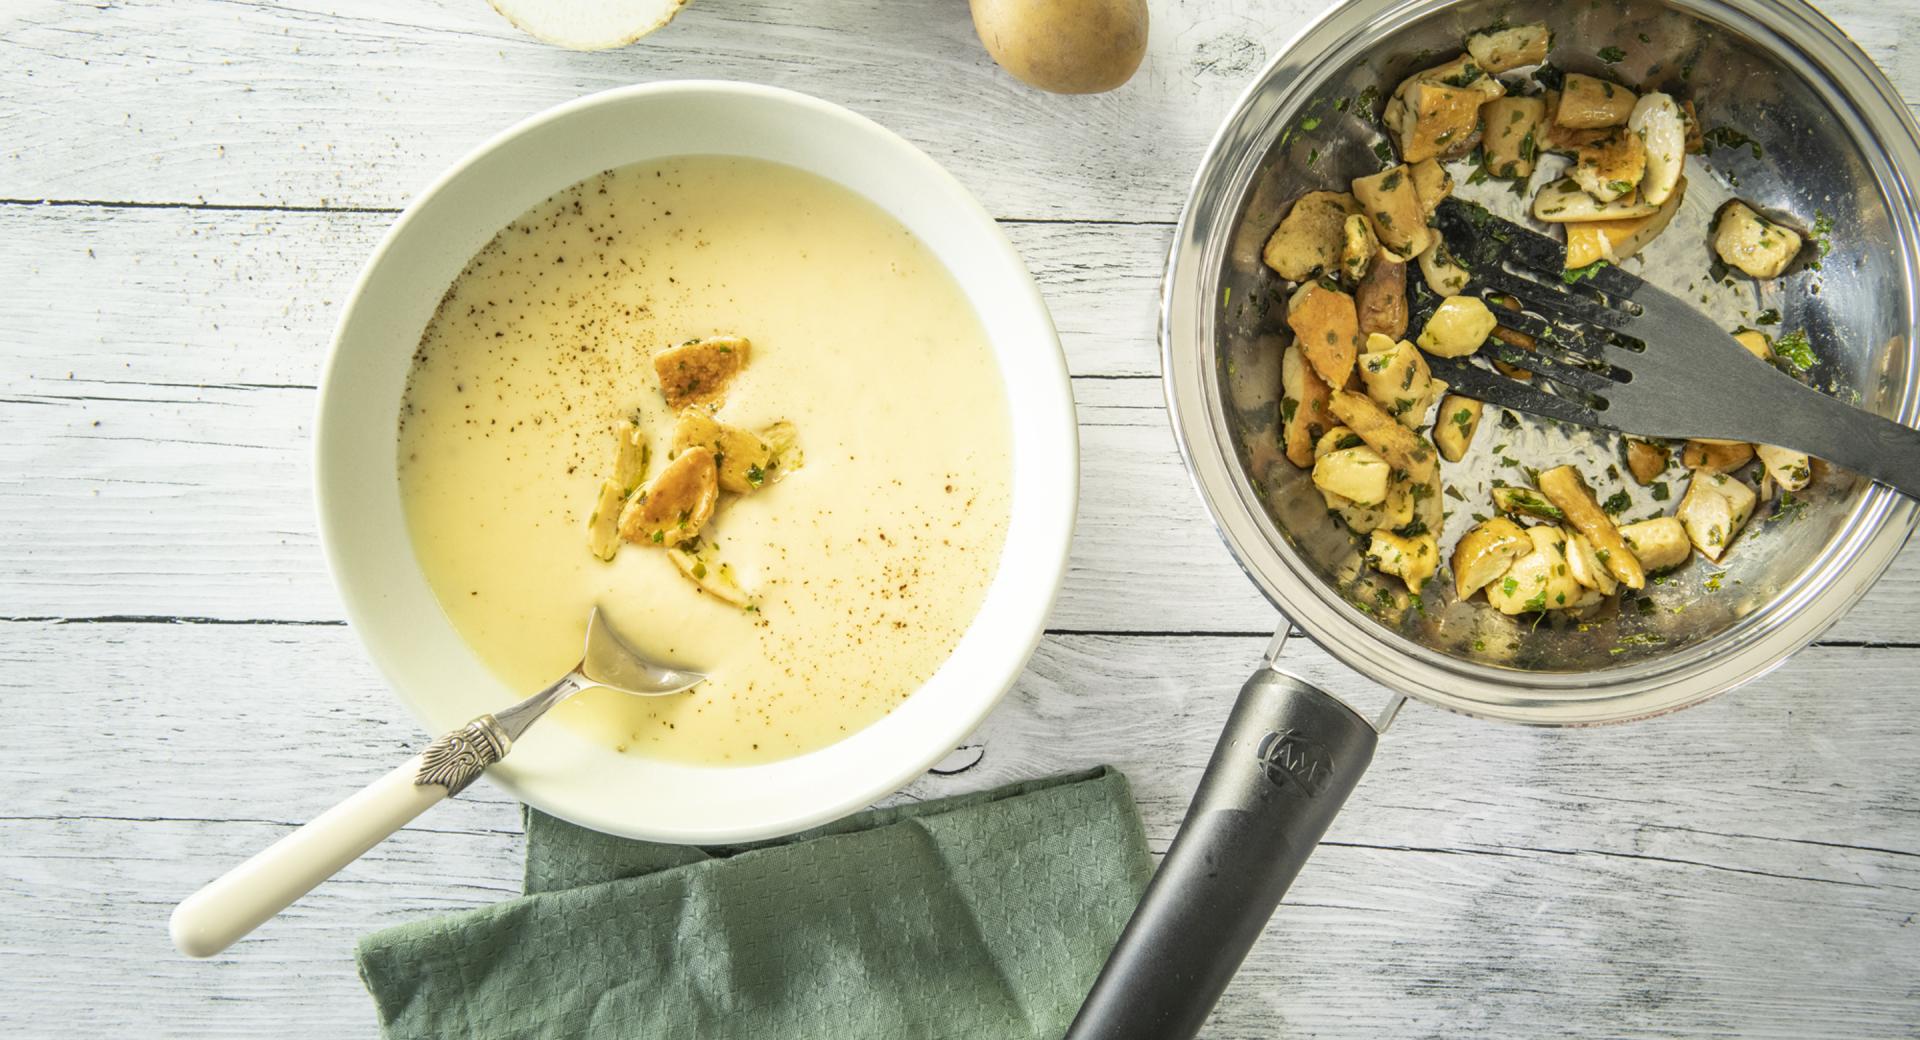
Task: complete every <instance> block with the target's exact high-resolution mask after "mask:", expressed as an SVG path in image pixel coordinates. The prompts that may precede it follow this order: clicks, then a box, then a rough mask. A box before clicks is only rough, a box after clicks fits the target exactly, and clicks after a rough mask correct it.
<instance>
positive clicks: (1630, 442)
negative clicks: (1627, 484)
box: [1625, 437, 1669, 487]
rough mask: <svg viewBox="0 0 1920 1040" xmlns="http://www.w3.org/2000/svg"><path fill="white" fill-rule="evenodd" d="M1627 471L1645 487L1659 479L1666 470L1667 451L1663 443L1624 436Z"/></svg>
mask: <svg viewBox="0 0 1920 1040" xmlns="http://www.w3.org/2000/svg"><path fill="white" fill-rule="evenodd" d="M1625 451H1626V456H1627V472H1629V473H1631V474H1633V479H1634V481H1635V482H1636V483H1638V484H1640V486H1642V487H1645V486H1646V485H1648V484H1651V483H1653V482H1654V481H1655V480H1657V479H1659V476H1660V474H1662V473H1665V472H1666V471H1667V459H1668V458H1669V452H1668V451H1667V448H1666V446H1665V445H1663V444H1655V443H1653V442H1652V441H1643V440H1641V439H1640V438H1638V437H1628V438H1626V448H1625Z"/></svg>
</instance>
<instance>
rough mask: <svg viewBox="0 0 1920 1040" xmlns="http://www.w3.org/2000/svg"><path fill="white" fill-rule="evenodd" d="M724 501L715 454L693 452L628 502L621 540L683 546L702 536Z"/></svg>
mask: <svg viewBox="0 0 1920 1040" xmlns="http://www.w3.org/2000/svg"><path fill="white" fill-rule="evenodd" d="M719 498H720V471H719V467H717V466H715V465H714V464H713V452H711V451H708V450H707V449H705V448H689V449H687V450H686V451H683V452H681V453H680V455H679V456H678V457H677V458H675V459H674V460H673V461H672V462H669V463H667V465H666V468H664V469H662V470H661V471H660V474H659V475H658V476H656V477H654V478H653V482H652V483H650V484H648V485H647V486H646V487H644V488H641V489H640V490H639V491H636V492H634V495H633V497H632V498H629V499H627V506H626V508H625V509H622V510H621V511H620V537H622V538H625V539H626V540H627V541H629V542H639V543H641V544H643V545H679V544H680V543H682V542H685V541H688V540H690V539H692V538H694V537H696V536H698V535H699V534H700V529H701V528H702V527H705V526H706V525H707V521H708V520H711V519H713V507H714V503H715V502H717V501H718V500H719Z"/></svg>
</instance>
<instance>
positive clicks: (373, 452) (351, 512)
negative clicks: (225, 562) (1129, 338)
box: [316, 82, 1079, 843]
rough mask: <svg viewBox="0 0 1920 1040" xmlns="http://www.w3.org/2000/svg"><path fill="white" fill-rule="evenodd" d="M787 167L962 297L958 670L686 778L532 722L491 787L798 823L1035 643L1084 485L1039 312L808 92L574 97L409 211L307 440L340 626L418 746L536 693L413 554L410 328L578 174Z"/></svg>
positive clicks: (1063, 381) (844, 804)
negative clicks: (967, 583) (739, 162)
mask: <svg viewBox="0 0 1920 1040" xmlns="http://www.w3.org/2000/svg"><path fill="white" fill-rule="evenodd" d="M700 154H705V155H738V156H750V157H753V158H758V159H768V160H773V161H776V162H783V163H787V164H789V165H792V166H797V167H800V168H801V169H804V170H808V171H811V172H813V173H815V174H819V175H820V176H823V177H826V178H828V179H830V180H833V181H835V182H837V183H839V184H841V185H844V186H845V187H847V188H849V189H851V190H853V191H854V192H857V193H858V194H860V195H862V196H865V197H866V198H867V199H869V200H871V201H873V202H874V203H876V204H877V205H879V206H880V207H881V208H883V209H885V210H886V211H887V212H888V213H890V214H892V215H893V216H894V217H895V218H896V219H898V220H899V221H900V222H901V223H903V224H905V225H906V226H907V228H908V229H910V230H911V231H912V232H913V233H914V234H915V235H916V236H918V237H919V238H920V240H921V241H922V242H924V243H926V245H927V246H928V248H930V249H931V250H933V252H934V254H935V255H937V256H938V257H939V258H940V260H941V262H942V263H944V264H945V265H946V267H947V269H948V270H949V271H951V272H952V273H953V274H954V276H955V278H956V279H957V280H958V281H959V283H960V286H961V288H962V289H963V290H964V291H965V293H966V295H967V298H968V300H970V301H971V302H972V304H973V308H974V310H975V312H976V313H977V314H978V315H979V317H980V320H981V323H982V324H983V325H984V326H985V328H986V332H987V335H988V338H989V339H990V340H991V342H992V344H993V355H994V358H995V360H996V361H997V363H998V365H999V368H1000V374H1001V376H1002V379H1003V380H1004V384H1005V390H1006V394H1007V403H1008V412H1009V414H1010V415H1011V416H1012V423H1013V431H1012V432H1013V437H1012V443H1013V482H1012V483H1013V500H1012V512H1011V521H1010V523H1009V525H1008V529H1007V538H1006V548H1005V549H1004V550H1003V552H1002V553H1001V557H1000V562H999V567H998V570H997V572H996V573H995V575H994V578H993V582H992V584H991V585H990V586H989V587H988V590H987V595H986V599H985V602H984V603H983V605H982V606H981V609H980V613H979V615H978V616H977V617H976V618H975V619H974V621H973V624H972V625H971V626H970V627H969V628H968V629H967V631H966V634H965V635H964V636H963V637H962V638H961V640H960V643H959V645H958V646H957V647H956V648H955V650H954V652H953V655H952V657H951V658H949V659H948V661H947V662H946V664H945V665H943V666H942V667H941V668H940V670H939V671H938V672H936V673H935V674H934V675H933V677H932V678H931V679H929V680H928V681H927V683H926V685H924V686H923V687H921V688H920V690H919V691H918V692H916V693H915V694H914V695H913V696H912V697H910V698H908V699H907V701H906V702H905V703H903V704H901V705H900V706H899V707H898V708H896V709H895V710H894V711H893V713H892V714H890V715H888V716H887V717H885V718H883V719H881V720H880V721H879V722H877V723H875V724H874V725H872V726H870V727H868V728H867V729H865V730H862V731H860V732H858V733H856V734H854V735H853V736H851V737H848V738H847V739H845V740H843V741H841V742H839V743H837V744H833V745H831V746H829V747H826V748H822V749H820V750H818V751H815V752H812V753H810V754H806V755H801V756H799V757H797V758H791V759H787V760H785V761H781V762H775V763H770V764H766V765H755V766H741V767H724V768H722V767H701V766H689V765H681V764H673V763H667V762H659V761H654V760H650V759H646V758H641V757H637V756H634V755H628V754H621V753H619V752H616V751H614V750H612V749H611V748H609V747H605V746H602V745H598V744H595V743H592V742H590V741H589V740H588V739H586V738H585V737H584V736H581V735H579V734H576V733H575V732H573V731H572V730H571V728H570V727H566V726H558V725H553V724H547V725H544V726H541V725H536V726H534V727H533V728H532V729H531V730H529V731H528V733H527V735H526V736H525V738H524V739H523V740H521V741H520V743H518V744H517V745H515V747H514V749H513V752H512V754H511V755H510V756H509V757H508V758H507V759H506V760H505V761H504V762H502V763H501V764H499V765H497V766H495V767H494V768H492V769H490V770H489V771H488V773H487V777H488V779H490V780H492V781H493V782H494V783H497V784H499V785H501V786H502V787H504V788H505V789H506V790H507V791H509V792H511V793H512V794H513V795H514V796H515V797H518V798H520V799H522V800H523V801H526V802H528V803H529V804H531V805H533V806H535V807H537V808H539V809H541V810H543V811H545V812H549V813H552V814H554V815H556V816H560V817H562V818H565V819H568V820H571V821H573V822H575V823H579V824H582V825H584V826H588V827H592V828H594V829H596V830H601V831H607V832H609V833H613V834H621V835H626V836H629V837H635V838H649V839H654V840H658V841H673V842H688V843H718V842H735V841H746V840H752V839H756V838H765V837H771V836H774V835H779V834H786V833H791V832H793V831H797V830H802V829H804V828H807V827H810V826H813V825H815V824H818V823H822V822H825V821H827V820H831V819H833V818H835V817H838V816H841V815H844V814H846V813H848V812H851V811H853V810H855V809H858V808H860V807H862V806H864V805H867V804H868V803H870V802H872V801H874V800H875V799H877V798H880V797H882V796H884V795H887V794H889V793H891V792H893V791H895V790H897V789H899V788H900V787H902V786H904V785H905V784H906V783H907V782H909V781H910V780H912V779H913V778H914V777H915V776H917V775H919V774H920V773H921V772H922V771H924V770H925V769H926V768H927V767H928V766H929V765H931V764H933V763H934V762H936V761H938V760H939V759H940V757H941V756H943V755H945V754H946V753H947V752H949V751H950V750H951V749H952V748H953V747H954V746H955V745H956V744H958V743H959V742H960V741H962V740H963V739H965V737H966V736H967V735H968V734H969V733H970V732H972V730H973V729H974V728H975V727H976V726H978V725H979V723H980V721H981V719H983V718H984V717H985V716H986V714H987V712H988V711H990V710H991V709H992V708H993V706H994V704H995V703H996V702H997V701H998V700H999V699H1000V697H1001V696H1002V695H1003V694H1004V693H1005V692H1006V691H1007V689H1008V688H1009V687H1010V686H1011V685H1012V684H1013V681H1014V679H1015V677H1016V676H1017V675H1018V674H1019V673H1020V671H1021V669H1022V668H1024V667H1025V665H1026V661H1027V658H1028V656H1029V655H1031V654H1032V652H1033V648H1034V646H1035V644H1036V643H1037V642H1038V641H1039V638H1040V634H1041V631H1042V627H1043V625H1044V623H1045V621H1046V617H1047V614H1048V611H1049V610H1050V609H1051V607H1052V604H1053V598H1054V595H1055V593H1056V592H1057V591H1058V589H1059V587H1060V581H1061V578H1062V576H1063V575H1064V573H1065V571H1066V563H1067V549H1068V543H1069V541H1070V540H1071V537H1072V528H1073V518H1074V507H1075V502H1076V499H1077V495H1078V490H1079V450H1078V445H1077V441H1076V432H1075V425H1074V412H1073V397H1072V392H1071V388H1070V386H1069V383H1068V380H1067V372H1066V364H1065V361H1064V359H1063V358H1062V356H1061V353H1060V344H1059V338H1058V336H1057V335H1056V333H1055V332H1054V328H1053V322H1052V319H1051V318H1050V317H1049V316H1048V314H1047V309H1046V304H1045V303H1044V302H1042V300H1041V298H1040V292H1039V290H1038V288H1036V287H1035V285H1034V284H1033V280H1032V278H1031V277H1030V276H1029V275H1028V273H1027V270H1026V268H1025V266H1024V265H1023V264H1022V263H1021V262H1020V258H1019V256H1018V255H1017V254H1015V253H1014V251H1013V247H1012V246H1011V245H1010V244H1009V243H1008V242H1007V240H1006V238H1005V236H1003V235H1002V234H1001V233H1000V229H999V228H998V227H997V226H996V225H995V224H994V222H993V219H992V218H991V217H989V216H988V215H987V213H986V211H985V210H983V209H982V208H981V207H980V205H979V203H978V202H976V201H975V200H974V199H973V197H972V196H971V195H969V194H968V193H967V191H966V189H965V188H963V187H961V186H960V183H959V182H958V181H956V180H954V179H953V177H952V176H950V175H949V174H947V173H946V171H944V170H942V169H941V168H940V167H939V166H938V165H936V164H935V163H934V162H933V160H932V159H929V158H928V157H927V156H926V155H925V154H924V153H922V152H921V151H920V150H919V149H917V148H915V147H913V146H912V145H910V144H908V143H907V142H906V141H904V140H902V139H901V138H899V137H898V136H895V135H894V134H893V133H891V132H889V131H887V130H885V129H883V128H882V127H880V126H879V125H878V124H876V123H874V122H872V121H870V120H868V119H865V118H863V117H861V116H858V115H855V114H853V113H851V112H849V111H847V110H846V109H843V108H840V107H838V106H836V105H831V104H828V103H826V102H824V101H820V100H817V99H814V98H810V97H807V96H805V95H802V94H795V93H792V92H790V91H784V90H776V89H772V88H768V87H759V86H750V85H746V84H740V83H724V82H680V83H660V84H650V85H645V86H636V87H627V88H622V89H618V90H610V91H607V92H605V93H601V94H595V95H592V96H591V97H585V98H581V99H580V100H578V101H574V102H572V103H569V104H566V105H562V106H560V107H558V108H555V109H552V110H550V111H547V112H545V113H542V114H541V115H538V116H535V117H533V118H532V119H529V120H527V121H526V122H523V123H521V124H520V125H518V126H516V127H514V128H512V129H511V130H508V131H507V132H505V133H503V134H501V135H500V136H498V137H496V138H494V139H493V140H492V141H489V142H487V143H486V144H485V145H482V146H481V147H480V148H479V149H477V150H475V151H474V152H473V153H472V154H470V155H468V156H467V157H466V158H465V159H462V160H461V161H460V162H459V163H458V164H456V165H455V166H454V167H453V169H452V170H450V171H448V172H447V174H446V175H445V176H443V177H441V178H440V179H439V180H438V181H436V182H435V183H434V184H433V186H432V187H430V188H428V189H427V190H426V191H425V192H423V193H422V194H421V195H420V197H419V198H418V199H416V200H415V201H414V203H413V204H412V205H411V206H409V207H407V211H406V212H405V213H404V214H402V215H401V217H400V219H399V220H398V221H397V222H396V223H395V224H394V226H393V229H392V230H391V231H389V232H388V233H387V236H386V238H385V240H383V241H382V242H381V243H380V247H379V248H378V249H377V250H375V251H374V254H373V258H372V259H371V260H370V261H368V263H367V267H366V270H365V271H363V272H362V273H361V276H360V281H359V283H358V284H357V285H356V286H355V287H354V290H353V294H352V297H351V298H350V299H349V300H348V301H347V307H346V312H345V313H344V314H343V315H342V316H341V319H340V326H339V329H338V330H337V331H336V333H335V335H334V341H333V349H332V353H331V356H330V357H329V358H328V362H327V369H326V375H325V378H324V381H323V384H322V387H321V395H320V414H319V420H318V428H317V439H318V459H317V466H316V472H317V481H318V497H319V505H320V532H321V540H322V543H323V544H324V545H325V547H326V553H327V560H328V564H329V565H330V567H331V568H332V571H333V577H334V581H335V582H336V583H337V584H338V586H339V589H340V595H341V598H342V600H343V601H344V602H345V604H346V609H347V616H348V617H349V618H350V619H351V620H352V622H353V626H354V629H355V630H356V631H358V632H359V634H360V638H361V639H362V640H363V641H364V642H365V643H366V646H367V650H368V652H369V653H370V654H371V655H372V657H373V659H374V662H375V663H376V664H377V665H378V666H379V667H380V670H381V671H382V672H383V673H385V675H386V677H387V679H388V680H389V681H390V682H391V683H392V684H393V688H394V689H395V690H396V691H397V692H398V694H399V696H400V699H401V701H402V702H404V703H405V704H406V705H407V707H408V708H409V709H411V710H412V712H413V713H414V715H416V716H417V717H419V719H420V720H421V721H422V722H423V723H424V724H425V725H426V726H427V728H428V729H429V730H431V731H432V732H434V733H436V734H437V733H439V732H441V731H444V730H447V729H450V728H452V727H453V726H455V725H458V724H460V723H462V722H464V721H466V720H467V719H468V718H471V717H472V716H474V715H477V714H479V713H481V712H484V711H491V710H497V709H499V708H503V707H505V706H506V705H508V704H510V703H512V702H514V701H516V700H518V699H520V698H521V697H522V696H525V695H526V694H528V693H531V692H532V691H530V690H514V689H509V688H507V687H506V686H505V685H504V684H503V683H501V681H500V680H499V679H497V678H496V677H495V676H494V675H493V674H492V673H491V672H489V671H488V669H487V668H486V667H485V666H484V665H483V664H482V663H481V661H480V660H479V658H477V657H476V656H475V655H474V654H473V652H472V651H471V650H470V649H468V647H467V646H466V644H465V643H464V642H462V641H461V639H460V637H459V635H458V634H456V633H455V631H454V629H453V628H452V626H451V625H450V624H449V623H448V622H447V619H446V617H445V615H444V614H443V613H442V612H441V609H440V605H439V603H438V602H437V601H436V600H435V598H434V595H433V591H432V590H431V589H430V588H429V587H428V586H427V582H426V578H425V576H424V575H423V574H422V573H421V570H420V567H419V565H418V563H417V562H416V561H415V560H414V557H413V550H412V546H411V544H410V542H409V539H408V535H407V529H406V524H405V521H404V518H403V515H402V512H401V505H400V486H399V480H398V475H397V451H396V446H395V436H396V432H395V431H396V429H397V420H398V414H399V406H400V398H401V393H402V390H403V389H404V386H405V383H406V377H407V372H408V366H409V363H410V360H411V358H412V355H413V351H414V348H415V347H416V346H417V345H418V343H419V339H420V333H421V330H422V329H423V328H424V327H425V325H426V323H427V320H428V318H429V317H430V316H431V315H432V314H433V310H434V307H435V305H436V304H437V303H438V302H439V300H440V298H441V296H442V294H444V293H445V292H446V289H447V286H448V285H449V284H451V283H452V281H453V279H454V277H455V276H456V275H457V274H458V273H459V272H460V270H461V269H462V268H463V267H464V266H465V264H466V263H467V261H468V260H469V259H470V258H471V257H472V256H473V254H474V253H475V252H476V251H477V250H478V249H479V248H480V247H481V246H483V245H485V244H486V243H487V242H488V241H489V240H490V239H491V238H492V237H493V236H494V234H495V233H497V232H498V231H499V230H500V229H501V228H502V227H504V226H506V225H507V224H508V223H509V222H511V221H512V220H513V219H514V218H516V217H518V216H519V215H520V214H521V213H522V212H524V211H525V210H526V209H527V208H528V207H530V206H532V205H534V204H535V203H537V202H539V201H541V200H542V199H545V198H546V197H548V196H549V195H552V194H553V193H554V192H556V191H559V190H560V189H562V188H565V187H567V186H569V185H571V184H573V183H575V182H577V181H579V180H581V179H583V178H586V177H589V176H592V175H593V174H596V173H599V172H601V171H602V170H606V169H609V168H612V167H616V166H623V165H626V164H628V163H635V162H643V161H647V160H653V159H660V158H665V157H668V156H674V155H700Z"/></svg>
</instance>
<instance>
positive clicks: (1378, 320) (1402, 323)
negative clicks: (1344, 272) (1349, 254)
mask: <svg viewBox="0 0 1920 1040" xmlns="http://www.w3.org/2000/svg"><path fill="white" fill-rule="evenodd" d="M1353 301H1354V305H1355V306H1356V307H1357V308H1358V309H1359V321H1360V334H1361V335H1362V336H1366V335H1370V334H1372V333H1376V332H1377V333H1379V334H1381V335H1382V336H1386V337H1388V338H1389V339H1399V338H1400V337H1402V336H1404V335H1406V334H1407V262H1406V261H1405V260H1402V259H1400V258H1399V257H1398V256H1395V255H1394V254H1393V252H1392V251H1391V250H1387V249H1382V250H1380V252H1379V253H1377V254H1375V255H1374V258H1373V264H1372V266H1370V267H1369V268H1368V269H1367V276H1366V277H1365V278H1364V279H1361V281H1360V286H1359V288H1357V289H1355V290H1354V291H1353Z"/></svg>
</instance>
